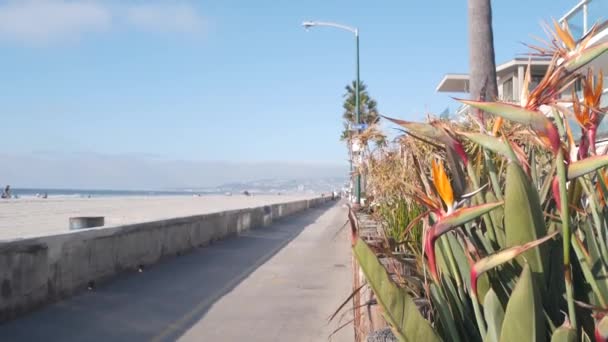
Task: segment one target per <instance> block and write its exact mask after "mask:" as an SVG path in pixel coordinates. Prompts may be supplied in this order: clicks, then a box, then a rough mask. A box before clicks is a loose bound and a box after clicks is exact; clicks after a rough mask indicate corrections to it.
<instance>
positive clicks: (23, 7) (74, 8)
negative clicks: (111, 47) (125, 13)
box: [0, 0, 112, 44]
mask: <svg viewBox="0 0 608 342" xmlns="http://www.w3.org/2000/svg"><path fill="white" fill-rule="evenodd" d="M111 21H112V18H111V14H110V13H109V11H108V10H107V8H105V7H103V6H102V5H101V4H100V3H96V2H91V1H64V0H11V1H8V2H6V3H5V4H4V5H1V6H0V38H2V39H4V40H14V41H19V42H27V43H34V44H46V43H51V42H55V41H60V40H66V39H68V40H73V39H78V38H80V36H81V35H82V34H84V33H86V32H90V31H103V30H106V29H108V28H109V27H110V25H111Z"/></svg>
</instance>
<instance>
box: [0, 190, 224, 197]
mask: <svg viewBox="0 0 608 342" xmlns="http://www.w3.org/2000/svg"><path fill="white" fill-rule="evenodd" d="M2 190H4V188H2ZM11 194H12V195H13V196H17V197H19V198H32V197H37V196H42V195H43V194H47V196H48V197H49V198H70V197H73V198H88V197H91V198H95V197H127V196H195V195H209V194H214V193H212V192H198V191H197V192H195V191H191V190H183V191H163V190H87V189H33V188H32V189H22V188H14V189H13V188H11Z"/></svg>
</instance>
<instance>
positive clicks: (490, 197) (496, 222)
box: [486, 191, 506, 248]
mask: <svg viewBox="0 0 608 342" xmlns="http://www.w3.org/2000/svg"><path fill="white" fill-rule="evenodd" d="M486 201H487V202H488V203H492V202H496V196H494V194H493V193H492V192H491V191H488V193H487V194H486ZM504 216H505V209H504V206H503V207H500V208H496V209H495V210H492V211H491V212H490V218H491V219H492V226H493V228H494V234H495V236H496V241H493V242H494V243H496V244H497V245H498V246H499V247H500V248H504V247H506V243H505V225H504V221H503V219H504Z"/></svg>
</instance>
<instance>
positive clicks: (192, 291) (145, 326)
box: [0, 205, 353, 341]
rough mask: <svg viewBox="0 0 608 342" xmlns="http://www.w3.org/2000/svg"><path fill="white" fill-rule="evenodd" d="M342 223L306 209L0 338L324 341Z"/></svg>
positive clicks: (21, 323) (339, 265)
mask: <svg viewBox="0 0 608 342" xmlns="http://www.w3.org/2000/svg"><path fill="white" fill-rule="evenodd" d="M345 221H346V209H345V208H342V207H340V205H334V206H333V207H330V206H322V207H320V208H315V209H310V210H308V211H306V212H305V213H303V214H299V215H295V216H291V217H288V218H286V219H284V220H281V221H278V222H277V223H275V224H273V225H271V226H270V227H267V228H263V229H257V230H252V231H249V232H247V233H245V234H242V235H241V236H239V237H237V238H231V239H227V240H224V241H221V242H218V243H216V244H214V245H212V246H210V247H206V248H200V249H198V250H196V251H194V252H192V253H190V254H187V255H184V256H181V257H177V258H174V259H170V260H167V261H165V262H163V263H161V264H158V265H155V266H153V267H151V268H149V269H146V270H144V272H143V273H138V274H131V275H127V276H123V277H120V278H118V279H117V280H115V281H113V282H111V283H110V284H107V285H106V286H101V287H99V288H98V289H95V290H94V291H91V292H88V293H84V294H82V295H79V296H76V297H74V298H72V299H70V300H67V301H64V302H61V303H57V304H55V305H52V306H49V307H47V308H45V309H43V310H40V311H38V312H35V313H33V314H30V315H28V316H26V317H23V318H21V319H18V320H15V321H12V322H8V323H6V324H4V325H0V340H2V341H35V340H45V341H85V340H86V341H148V340H156V341H172V340H183V341H326V340H327V338H328V336H329V335H330V333H331V332H332V331H333V330H335V329H336V328H337V327H338V326H339V325H340V322H338V321H335V322H332V323H331V324H327V318H328V316H329V315H330V314H331V313H332V312H333V311H334V310H335V309H336V308H337V307H338V305H339V304H340V303H341V302H342V301H343V300H344V299H345V298H346V297H347V296H348V295H349V294H350V292H351V279H352V276H351V260H350V248H349V241H348V238H347V235H346V234H347V233H348V231H347V230H346V229H344V230H343V231H342V232H341V233H339V234H338V235H336V233H337V232H338V230H339V229H340V228H341V227H342V225H343V224H344V222H345ZM347 320H348V319H346V320H345V321H342V323H344V322H346V321H347ZM352 339H353V334H352V326H347V327H346V328H344V329H342V330H341V331H340V332H339V333H338V334H336V335H334V337H333V339H332V340H333V341H352Z"/></svg>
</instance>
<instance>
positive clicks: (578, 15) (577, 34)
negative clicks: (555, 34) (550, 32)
mask: <svg viewBox="0 0 608 342" xmlns="http://www.w3.org/2000/svg"><path fill="white" fill-rule="evenodd" d="M606 14H608V1H606V0H581V1H580V2H579V3H577V4H576V5H575V6H574V7H573V8H572V9H570V11H568V12H567V13H566V14H564V16H563V17H561V18H560V19H559V23H560V24H561V25H562V26H564V25H565V24H566V23H567V24H568V26H569V27H570V30H571V32H572V34H573V35H574V38H576V39H580V38H582V37H583V36H584V35H585V34H587V33H589V31H591V29H592V28H593V25H595V24H596V23H598V22H602V21H604V20H606Z"/></svg>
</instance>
